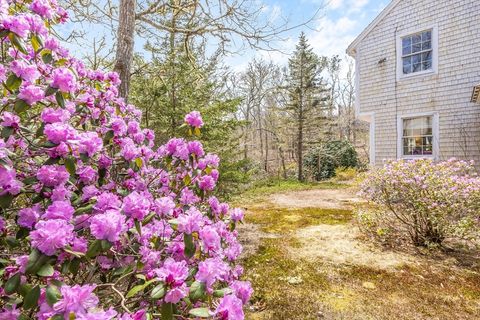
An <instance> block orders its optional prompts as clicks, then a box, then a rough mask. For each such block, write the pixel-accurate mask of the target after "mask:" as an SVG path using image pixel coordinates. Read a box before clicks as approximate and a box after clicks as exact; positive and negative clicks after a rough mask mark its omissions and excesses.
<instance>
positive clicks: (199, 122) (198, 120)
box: [185, 111, 203, 128]
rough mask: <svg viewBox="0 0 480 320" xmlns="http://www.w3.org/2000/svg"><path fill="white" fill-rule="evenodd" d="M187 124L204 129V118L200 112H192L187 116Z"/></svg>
mask: <svg viewBox="0 0 480 320" xmlns="http://www.w3.org/2000/svg"><path fill="white" fill-rule="evenodd" d="M185 122H186V123H187V124H188V125H190V126H192V127H196V128H201V127H203V119H202V116H201V115H200V112H198V111H192V112H190V113H189V114H187V115H186V116H185Z"/></svg>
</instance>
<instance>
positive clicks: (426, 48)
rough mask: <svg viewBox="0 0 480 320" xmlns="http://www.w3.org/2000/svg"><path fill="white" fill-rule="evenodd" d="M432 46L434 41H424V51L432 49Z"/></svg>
mask: <svg viewBox="0 0 480 320" xmlns="http://www.w3.org/2000/svg"><path fill="white" fill-rule="evenodd" d="M431 48H432V43H431V42H430V41H425V42H422V51H425V50H430V49H431Z"/></svg>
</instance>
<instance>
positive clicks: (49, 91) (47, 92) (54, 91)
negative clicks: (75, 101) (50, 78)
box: [45, 86, 58, 97]
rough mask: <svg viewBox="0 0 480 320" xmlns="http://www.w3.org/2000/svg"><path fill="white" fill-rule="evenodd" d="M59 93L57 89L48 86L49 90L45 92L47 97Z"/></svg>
mask: <svg viewBox="0 0 480 320" xmlns="http://www.w3.org/2000/svg"><path fill="white" fill-rule="evenodd" d="M57 91H58V89H57V88H52V87H50V86H48V88H47V90H45V97H48V96H51V95H52V94H54V93H56V92H57Z"/></svg>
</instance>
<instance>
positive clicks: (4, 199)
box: [0, 193, 13, 209]
mask: <svg viewBox="0 0 480 320" xmlns="http://www.w3.org/2000/svg"><path fill="white" fill-rule="evenodd" d="M12 201H13V195H11V194H10V193H7V194H4V195H3V196H0V208H2V209H8V208H9V207H10V205H11V204H12Z"/></svg>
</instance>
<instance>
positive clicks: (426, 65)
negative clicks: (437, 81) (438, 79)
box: [422, 61, 432, 70]
mask: <svg viewBox="0 0 480 320" xmlns="http://www.w3.org/2000/svg"><path fill="white" fill-rule="evenodd" d="M430 69H432V61H424V62H423V63H422V70H430Z"/></svg>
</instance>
